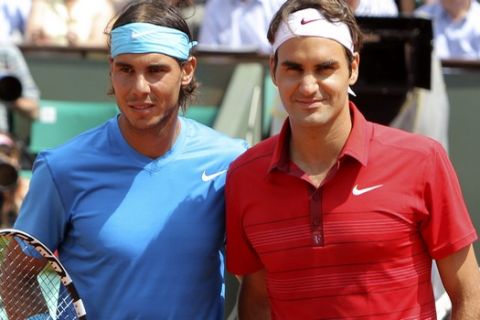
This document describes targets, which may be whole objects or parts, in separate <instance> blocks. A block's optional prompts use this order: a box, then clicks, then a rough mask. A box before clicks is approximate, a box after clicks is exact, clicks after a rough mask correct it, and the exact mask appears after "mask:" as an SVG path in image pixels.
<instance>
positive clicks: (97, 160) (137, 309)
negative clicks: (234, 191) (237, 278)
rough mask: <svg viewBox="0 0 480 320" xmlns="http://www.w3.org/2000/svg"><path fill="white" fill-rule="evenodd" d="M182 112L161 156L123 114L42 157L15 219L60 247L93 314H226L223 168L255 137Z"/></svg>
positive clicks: (119, 316) (127, 316)
mask: <svg viewBox="0 0 480 320" xmlns="http://www.w3.org/2000/svg"><path fill="white" fill-rule="evenodd" d="M180 121H181V133H180V134H179V136H178V137H177V140H176V142H175V144H174V146H173V147H172V148H171V150H170V151H168V152H167V153H166V154H164V155H163V156H161V157H159V158H157V159H150V158H148V157H145V156H144V155H142V154H140V153H138V152H136V151H135V150H134V149H133V148H131V147H130V146H129V145H128V143H127V142H126V141H125V139H124V138H123V136H122V134H121V131H120V129H119V127H118V123H117V119H116V118H113V119H111V120H109V121H107V122H106V123H105V124H103V125H101V126H99V127H97V128H95V129H92V130H89V131H87V132H85V133H83V134H81V135H79V136H77V137H76V138H74V139H72V140H71V141H69V142H67V143H66V144H65V145H63V146H61V147H58V148H56V149H52V150H48V151H44V152H42V153H41V154H39V156H38V157H37V160H36V162H35V164H34V169H33V176H32V180H31V184H30V192H29V193H28V195H27V197H26V198H25V201H24V203H23V206H22V209H21V212H20V214H19V218H18V219H17V222H16V224H15V227H16V228H19V229H21V230H24V231H26V232H29V233H31V234H32V235H33V236H35V237H37V238H38V239H39V240H40V241H42V242H44V243H45V244H46V245H47V246H48V247H49V248H50V249H52V250H55V249H57V250H58V252H59V256H60V259H61V261H62V263H63V264H64V266H65V267H66V269H67V270H68V272H69V273H70V276H71V277H72V279H73V282H74V284H75V286H76V287H77V290H78V291H79V294H80V296H81V297H82V300H83V301H84V304H85V308H86V311H87V316H88V318H90V319H98V320H108V319H129V320H130V319H223V305H224V288H223V247H224V240H225V239H224V237H225V236H224V232H225V230H224V223H225V218H224V198H223V192H224V183H225V173H226V169H227V167H228V165H229V164H230V162H231V161H232V160H233V159H234V158H236V157H237V156H238V155H239V154H240V153H242V152H243V151H244V150H245V149H246V148H247V145H246V142H244V141H242V140H239V139H232V138H230V137H227V136H225V135H222V134H220V133H218V132H216V131H214V130H213V129H211V128H208V127H206V126H204V125H201V124H199V123H197V122H195V121H193V120H190V119H186V118H182V117H180Z"/></svg>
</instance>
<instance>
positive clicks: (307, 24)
mask: <svg viewBox="0 0 480 320" xmlns="http://www.w3.org/2000/svg"><path fill="white" fill-rule="evenodd" d="M301 36H307V37H321V38H327V39H331V40H335V41H337V42H338V43H340V44H341V45H343V46H344V47H345V48H347V50H349V51H350V52H351V53H352V54H353V41H352V35H351V34H350V29H348V27H347V25H346V24H345V23H343V22H340V21H338V22H330V21H328V20H327V19H326V18H325V17H324V16H323V15H322V14H321V13H320V11H318V10H316V9H313V8H308V9H303V10H299V11H295V12H294V13H292V14H290V15H289V16H288V24H287V23H285V21H282V22H281V23H280V26H279V27H278V30H277V33H276V34H275V41H274V42H273V45H272V47H273V52H276V51H277V49H278V48H279V47H280V46H281V45H282V44H283V43H284V42H285V41H287V40H289V39H292V38H295V37H301ZM348 93H350V94H351V95H353V96H354V95H355V93H354V92H353V90H352V89H351V88H350V87H348Z"/></svg>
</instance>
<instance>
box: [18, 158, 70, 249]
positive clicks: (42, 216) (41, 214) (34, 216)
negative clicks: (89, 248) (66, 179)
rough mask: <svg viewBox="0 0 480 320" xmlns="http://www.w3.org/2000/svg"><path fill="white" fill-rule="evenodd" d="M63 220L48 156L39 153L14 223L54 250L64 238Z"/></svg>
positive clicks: (65, 220)
mask: <svg viewBox="0 0 480 320" xmlns="http://www.w3.org/2000/svg"><path fill="white" fill-rule="evenodd" d="M66 224H67V214H66V213H65V210H64V206H63V204H62V201H61V198H60V194H59V192H58V189H57V187H56V185H55V182H54V180H53V178H52V175H51V172H50V169H49V166H48V162H47V159H46V158H44V157H43V156H42V155H41V154H40V155H39V156H38V157H37V159H36V160H35V164H34V168H33V174H32V179H31V181H30V186H29V189H28V192H27V195H26V197H25V199H24V201H23V203H22V206H21V208H20V212H19V215H18V218H17V220H16V222H15V225H14V227H15V228H17V229H20V230H23V231H25V232H27V233H30V234H31V235H33V236H34V237H36V238H38V239H39V240H40V241H42V242H43V243H45V244H46V245H47V247H48V248H49V249H51V250H52V251H54V250H56V249H57V245H58V244H59V243H60V242H61V241H62V239H63V235H64V234H65V228H66Z"/></svg>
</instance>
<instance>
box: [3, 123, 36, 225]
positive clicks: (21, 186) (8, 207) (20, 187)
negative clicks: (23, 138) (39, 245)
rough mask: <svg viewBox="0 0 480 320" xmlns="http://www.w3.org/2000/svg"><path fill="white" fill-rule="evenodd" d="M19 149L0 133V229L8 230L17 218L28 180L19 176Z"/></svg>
mask: <svg viewBox="0 0 480 320" xmlns="http://www.w3.org/2000/svg"><path fill="white" fill-rule="evenodd" d="M20 155H21V152H20V150H19V147H18V146H17V144H16V143H15V141H14V139H13V138H12V137H11V136H10V135H9V134H8V133H6V132H0V208H1V211H0V227H1V228H8V227H11V226H12V225H13V223H14V222H15V219H16V218H17V214H18V209H19V208H20V205H21V204H22V202H23V198H24V197H25V195H26V193H27V190H28V186H29V180H28V179H26V178H24V177H22V176H21V175H20Z"/></svg>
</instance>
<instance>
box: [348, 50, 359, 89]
mask: <svg viewBox="0 0 480 320" xmlns="http://www.w3.org/2000/svg"><path fill="white" fill-rule="evenodd" d="M351 67H352V72H351V74H350V79H349V81H348V83H349V84H350V85H351V86H352V85H354V84H355V83H356V82H357V80H358V72H359V71H360V54H359V53H358V52H355V53H354V54H353V60H352V63H351Z"/></svg>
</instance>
